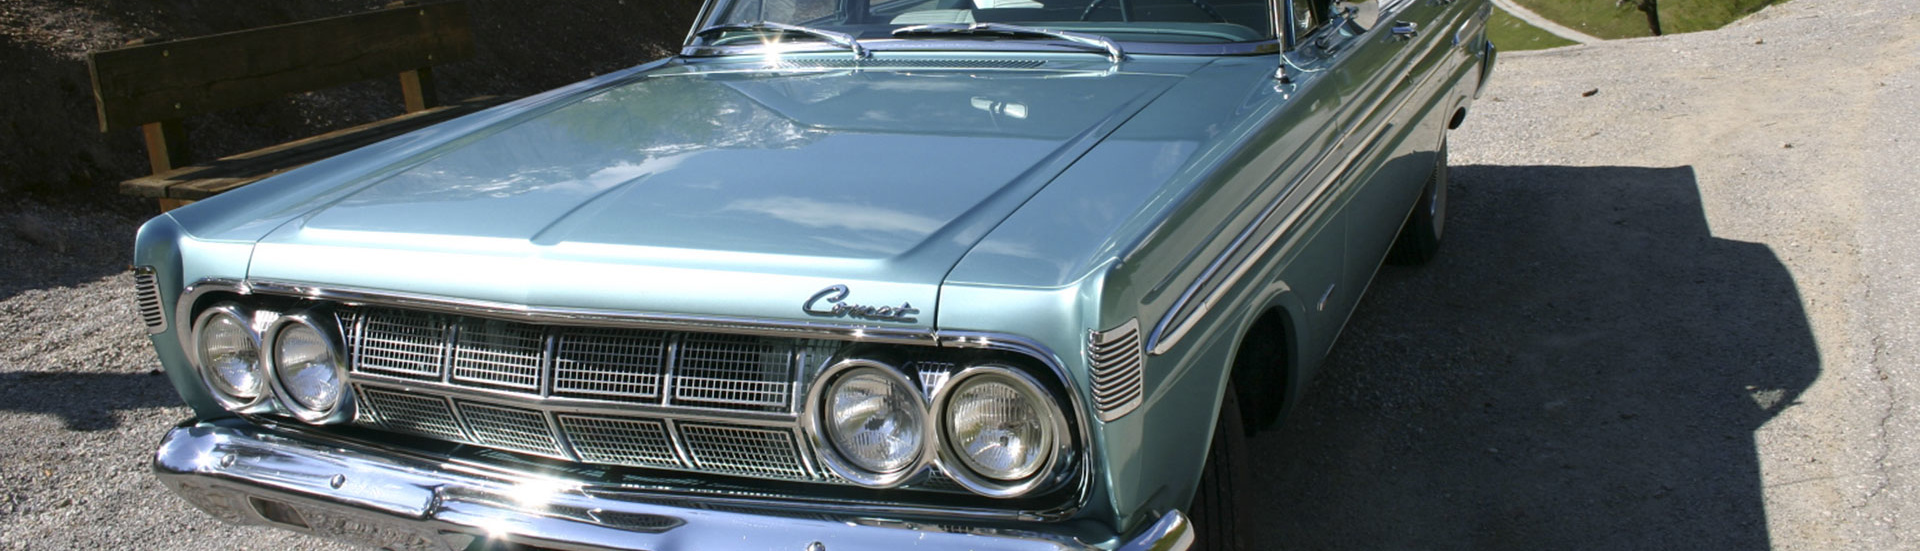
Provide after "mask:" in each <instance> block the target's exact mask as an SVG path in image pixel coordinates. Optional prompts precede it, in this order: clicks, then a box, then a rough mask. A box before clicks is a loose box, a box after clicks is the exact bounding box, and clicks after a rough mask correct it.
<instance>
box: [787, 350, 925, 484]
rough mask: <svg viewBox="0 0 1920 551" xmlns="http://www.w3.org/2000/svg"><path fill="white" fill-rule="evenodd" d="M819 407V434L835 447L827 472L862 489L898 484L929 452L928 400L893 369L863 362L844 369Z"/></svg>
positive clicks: (833, 377)
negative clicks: (927, 443) (926, 404)
mask: <svg viewBox="0 0 1920 551" xmlns="http://www.w3.org/2000/svg"><path fill="white" fill-rule="evenodd" d="M832 371H837V372H838V375H833V374H831V373H829V375H828V376H829V377H830V378H829V379H828V381H829V382H828V387H827V389H826V392H825V393H824V394H822V395H820V396H819V397H818V399H817V400H816V401H815V404H816V406H815V407H816V408H817V411H816V412H814V414H813V415H814V416H815V423H816V427H817V429H816V433H817V434H818V436H820V437H823V438H822V439H823V440H825V441H826V442H825V443H826V444H827V445H829V446H831V447H832V450H831V452H832V453H828V454H823V455H825V456H826V459H827V461H826V463H827V466H828V468H830V469H832V470H833V471H834V472H835V473H838V474H839V475H840V476H842V477H844V478H846V479H848V480H852V481H854V482H856V483H859V484H864V485H869V486H888V485H892V484H896V483H899V482H900V481H901V480H904V479H905V478H906V477H907V476H908V475H911V474H912V472H913V470H914V469H913V467H914V466H916V465H919V464H920V461H921V457H922V455H923V454H922V450H924V449H925V448H926V419H927V413H926V406H925V403H926V402H925V399H924V398H922V397H921V395H920V392H919V390H918V389H917V388H915V387H914V386H913V385H912V384H910V383H909V382H907V379H906V378H905V377H903V376H901V375H900V374H899V372H897V371H894V370H892V369H889V368H886V367H883V366H880V365H878V364H872V363H867V362H862V361H850V362H845V363H842V364H839V365H837V366H836V368H835V369H833V370H832ZM849 467H851V468H849Z"/></svg>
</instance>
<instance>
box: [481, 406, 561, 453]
mask: <svg viewBox="0 0 1920 551" xmlns="http://www.w3.org/2000/svg"><path fill="white" fill-rule="evenodd" d="M458 403H459V404H460V417H461V418H464V419H466V421H467V427H468V428H471V429H473V437H474V439H475V440H477V441H478V442H479V443H480V444H485V445H488V446H493V447H496V448H500V449H504V450H513V451H518V452H526V453H531V454H536V455H545V456H549V457H559V458H563V459H564V458H566V454H564V453H561V452H560V443H559V442H556V441H554V439H553V431H552V430H551V429H549V428H548V427H547V418H546V416H545V415H542V414H541V413H540V412H537V411H529V410H524V409H519V408H507V407H499V406H491V405H486V404H478V403H474V402H464V401H463V402H458Z"/></svg>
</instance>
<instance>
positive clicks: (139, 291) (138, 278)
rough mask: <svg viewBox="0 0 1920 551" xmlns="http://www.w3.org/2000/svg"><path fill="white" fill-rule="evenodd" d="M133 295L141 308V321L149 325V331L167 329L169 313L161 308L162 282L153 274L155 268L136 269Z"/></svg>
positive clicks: (154, 331) (156, 331)
mask: <svg viewBox="0 0 1920 551" xmlns="http://www.w3.org/2000/svg"><path fill="white" fill-rule="evenodd" d="M133 296H134V299H135V300H136V301H137V303H138V306H139V308H140V322H141V323H143V324H145V325H146V326H147V332H148V333H159V332H163V331H166V330H167V315H166V313H165V312H163V311H162V310H161V306H160V283H159V281H158V280H157V279H156V278H155V277H154V275H153V268H146V267H142V268H140V269H136V270H134V272H133Z"/></svg>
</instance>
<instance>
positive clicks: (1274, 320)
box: [1232, 307, 1292, 436]
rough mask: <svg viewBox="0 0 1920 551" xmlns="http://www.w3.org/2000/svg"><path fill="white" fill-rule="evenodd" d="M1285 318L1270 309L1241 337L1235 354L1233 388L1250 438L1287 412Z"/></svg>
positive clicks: (1242, 420)
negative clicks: (1283, 412)
mask: <svg viewBox="0 0 1920 551" xmlns="http://www.w3.org/2000/svg"><path fill="white" fill-rule="evenodd" d="M1290 323H1291V322H1290V321H1289V320H1288V319H1287V316H1286V314H1285V313H1284V312H1283V311H1281V310H1280V309H1279V308H1277V307H1276V308H1271V309H1268V310H1267V311H1266V312H1264V313H1262V314H1260V317H1259V318H1258V319H1255V320H1254V322H1253V325H1251V326H1248V327H1247V332H1246V334H1244V335H1241V337H1240V347H1239V349H1237V350H1235V351H1234V354H1233V374H1232V376H1233V388H1234V394H1235V398H1238V399H1239V401H1240V420H1241V426H1242V427H1244V428H1245V430H1246V432H1247V435H1248V436H1252V435H1253V433H1255V432H1258V431H1259V430H1260V429H1264V428H1267V427H1270V426H1272V425H1273V424H1274V422H1276V421H1279V420H1280V413H1281V412H1282V411H1284V410H1285V409H1286V405H1287V404H1286V402H1287V392H1286V391H1287V390H1288V384H1289V382H1288V378H1289V374H1290V373H1291V372H1292V370H1291V369H1289V368H1290V367H1291V366H1290V365H1289V364H1290V361H1291V360H1290V357H1289V355H1288V353H1287V352H1288V350H1289V348H1290V347H1291V343H1290V342H1289V340H1290V339H1289V338H1288V335H1290V334H1291V332H1290V331H1289V328H1290V326H1289V324H1290Z"/></svg>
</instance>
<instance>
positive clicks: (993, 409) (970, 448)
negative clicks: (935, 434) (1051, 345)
mask: <svg viewBox="0 0 1920 551" xmlns="http://www.w3.org/2000/svg"><path fill="white" fill-rule="evenodd" d="M969 371H972V373H964V372H963V373H962V374H961V376H960V377H956V379H958V380H956V381H954V382H951V383H948V384H949V385H951V388H950V389H948V391H947V392H945V393H944V396H943V397H942V400H941V403H942V404H943V405H944V407H945V409H943V410H942V411H943V412H944V413H945V420H944V422H943V423H941V431H942V432H941V435H940V436H941V439H942V440H943V441H944V442H945V444H946V448H947V453H948V455H950V456H952V457H953V458H957V459H959V461H960V462H961V463H962V464H964V465H965V466H966V469H967V470H968V471H971V472H972V473H973V474H975V475H978V476H980V477H984V478H985V479H987V481H983V482H986V484H982V485H977V486H981V487H979V488H974V489H975V490H976V491H982V490H1005V491H1007V492H1008V493H1017V492H1018V491H1022V490H1024V488H1020V489H1014V488H1006V487H1001V488H994V487H1000V486H1003V484H1002V483H1012V482H1018V481H1020V480H1022V479H1026V478H1028V477H1032V476H1033V475H1034V473H1037V472H1040V470H1041V469H1042V468H1043V467H1045V466H1046V465H1047V463H1048V460H1049V459H1051V458H1052V456H1053V451H1054V442H1055V440H1056V439H1058V438H1062V437H1063V436H1062V435H1058V434H1055V433H1056V432H1058V431H1059V430H1060V427H1061V426H1062V421H1061V416H1060V413H1059V411H1058V410H1057V409H1056V408H1055V406H1054V405H1053V401H1052V399H1050V398H1048V397H1047V396H1046V395H1045V394H1043V393H1042V391H1041V390H1040V388H1039V386H1038V385H1036V384H1034V383H1033V382H1032V381H1031V380H1030V379H1028V378H1027V377H1025V376H1023V375H1020V374H1018V373H1017V372H1014V371H1011V370H1007V369H1002V368H996V367H986V368H976V369H975V370H969ZM949 463H951V461H949ZM962 478H966V477H962ZM962 482H966V481H965V480H962ZM996 493H997V492H996Z"/></svg>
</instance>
